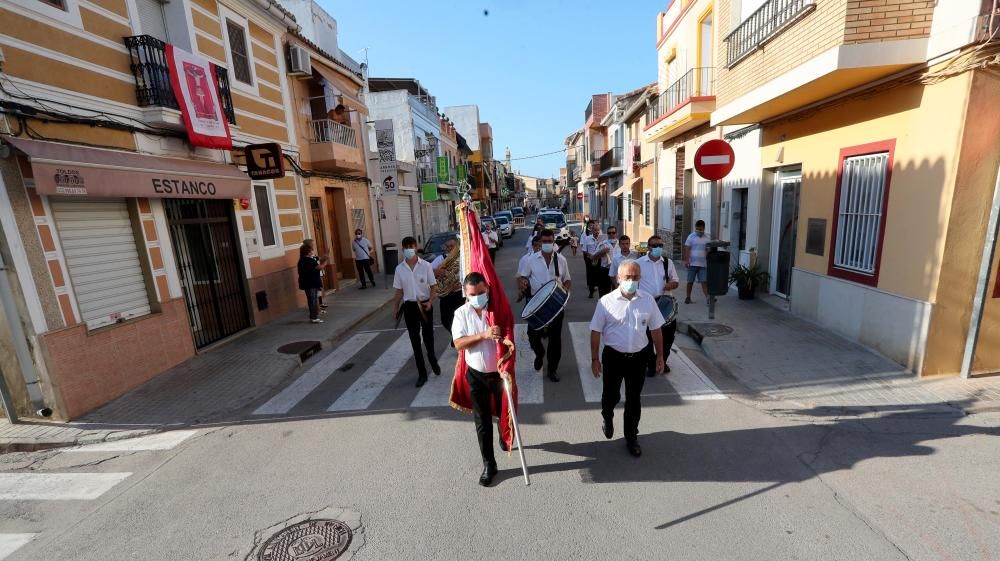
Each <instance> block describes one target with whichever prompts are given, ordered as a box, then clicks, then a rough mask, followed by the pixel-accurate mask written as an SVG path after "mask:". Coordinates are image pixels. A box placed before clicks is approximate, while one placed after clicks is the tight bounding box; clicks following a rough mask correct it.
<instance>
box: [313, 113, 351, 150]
mask: <svg viewBox="0 0 1000 561" xmlns="http://www.w3.org/2000/svg"><path fill="white" fill-rule="evenodd" d="M311 128H312V138H310V140H311V141H312V142H315V143H320V142H336V143H337V144H342V145H344V146H350V147H351V148H357V147H358V137H357V134H356V133H355V132H354V128H353V127H349V126H347V125H344V124H341V123H338V122H337V121H332V120H330V119H317V120H315V121H312V123H311Z"/></svg>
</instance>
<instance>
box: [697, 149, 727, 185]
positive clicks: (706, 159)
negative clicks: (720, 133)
mask: <svg viewBox="0 0 1000 561" xmlns="http://www.w3.org/2000/svg"><path fill="white" fill-rule="evenodd" d="M735 164H736V154H735V153H734V152H733V147H732V146H730V145H729V143H728V142H726V141H725V140H718V139H716V140H709V141H708V142H706V143H705V144H702V145H701V146H700V147H699V148H698V151H697V152H695V153H694V169H695V171H697V172H698V175H700V176H702V177H704V178H705V179H707V180H709V181H718V180H720V179H722V178H723V177H725V176H727V175H729V172H731V171H733V166H734V165H735Z"/></svg>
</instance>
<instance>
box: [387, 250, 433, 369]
mask: <svg viewBox="0 0 1000 561" xmlns="http://www.w3.org/2000/svg"><path fill="white" fill-rule="evenodd" d="M402 245H403V262H402V263H400V264H399V265H397V266H396V273H395V275H394V278H393V280H392V287H393V288H395V289H396V295H395V297H394V298H393V313H394V315H395V317H397V318H398V317H399V314H400V313H402V314H403V318H404V319H405V320H406V331H407V333H409V335H410V346H411V347H413V358H414V360H415V361H416V363H417V387H418V388H419V387H420V386H422V385H424V384H425V383H426V382H427V367H426V366H424V353H423V351H421V349H420V339H421V336H423V340H424V347H425V348H426V349H427V359H428V362H430V363H431V370H433V371H434V375H435V376H440V375H441V367H440V366H438V361H437V356H436V355H435V354H434V307H433V301H434V295H435V292H436V290H437V288H436V287H437V279H436V278H435V277H434V269H433V268H431V264H430V263H428V262H426V261H424V260H423V259H421V258H419V257H417V240H416V239H415V238H413V237H412V236H407V237H405V238H403V242H402Z"/></svg>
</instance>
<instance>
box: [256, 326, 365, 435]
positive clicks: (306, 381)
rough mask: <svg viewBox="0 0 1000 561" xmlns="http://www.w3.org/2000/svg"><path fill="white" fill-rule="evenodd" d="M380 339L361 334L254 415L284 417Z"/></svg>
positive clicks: (307, 372)
mask: <svg viewBox="0 0 1000 561" xmlns="http://www.w3.org/2000/svg"><path fill="white" fill-rule="evenodd" d="M376 337H378V333H360V334H358V335H355V336H354V337H351V338H350V339H348V340H347V341H345V342H344V343H342V344H341V345H340V346H339V347H337V349H336V350H334V351H333V352H332V353H330V354H329V355H327V356H326V357H324V358H323V360H321V361H319V362H317V363H316V364H315V365H313V366H312V367H311V368H310V369H309V370H306V371H305V373H304V374H302V376H299V378H298V379H297V380H295V381H294V382H292V383H291V384H290V385H289V386H288V387H286V388H285V389H284V390H282V391H281V393H279V394H278V395H276V396H274V397H272V398H271V399H269V400H268V401H267V403H265V404H264V405H261V406H260V407H258V408H257V410H256V411H254V412H253V414H254V415H284V414H285V413H288V412H289V411H291V410H292V408H293V407H295V406H296V405H297V404H298V403H299V402H300V401H302V400H303V399H305V397H306V396H307V395H309V394H310V393H312V392H313V390H315V389H316V388H318V387H319V386H320V384H322V383H323V382H325V381H326V379H327V378H329V377H330V375H331V374H333V373H334V372H335V371H336V370H337V369H338V368H340V367H341V366H343V365H344V364H346V363H347V361H349V360H351V357H353V356H354V355H355V354H357V353H358V351H360V350H361V349H363V348H364V347H365V345H367V344H368V343H371V342H372V340H374V339H375V338H376Z"/></svg>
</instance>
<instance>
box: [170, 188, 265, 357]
mask: <svg viewBox="0 0 1000 561" xmlns="http://www.w3.org/2000/svg"><path fill="white" fill-rule="evenodd" d="M163 207H164V210H165V212H166V215H167V224H168V227H169V228H170V240H171V241H172V242H173V245H174V255H175V256H176V258H177V269H178V273H179V275H180V281H181V290H182V291H183V292H184V301H185V303H186V304H187V309H188V317H189V319H190V321H191V333H192V334H193V336H194V342H195V345H196V346H197V347H198V348H202V347H205V346H207V345H210V344H212V343H214V342H216V341H219V340H220V339H224V338H226V337H228V336H230V335H233V334H234V333H237V332H239V331H242V330H243V329H246V328H248V327H250V307H249V301H248V299H247V289H246V284H245V274H244V272H243V258H242V256H241V255H240V251H239V244H238V242H237V237H236V223H235V220H234V217H233V208H232V201H228V200H197V199H164V201H163Z"/></svg>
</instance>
